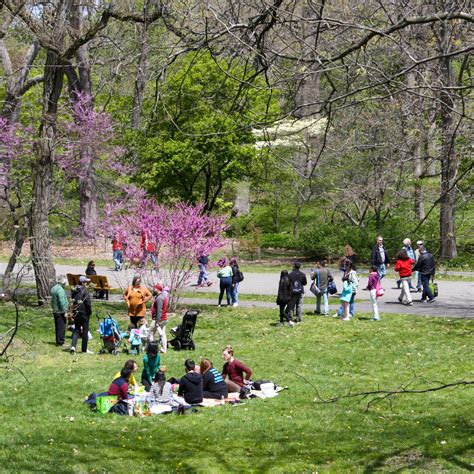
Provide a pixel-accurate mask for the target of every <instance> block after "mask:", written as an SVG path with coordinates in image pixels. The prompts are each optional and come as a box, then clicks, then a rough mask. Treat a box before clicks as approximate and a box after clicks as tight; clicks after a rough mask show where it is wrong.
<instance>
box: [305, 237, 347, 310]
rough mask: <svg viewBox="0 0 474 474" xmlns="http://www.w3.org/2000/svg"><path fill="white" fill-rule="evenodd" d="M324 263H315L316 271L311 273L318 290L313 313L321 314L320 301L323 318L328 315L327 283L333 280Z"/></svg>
mask: <svg viewBox="0 0 474 474" xmlns="http://www.w3.org/2000/svg"><path fill="white" fill-rule="evenodd" d="M347 247H348V246H347ZM354 255H355V254H354ZM326 263H327V262H326V260H322V261H320V262H316V269H315V270H314V271H313V272H311V279H312V280H314V284H315V285H316V286H317V287H318V288H319V293H318V294H317V295H316V309H315V311H314V313H315V314H321V299H322V300H323V315H324V316H328V314H329V299H328V283H329V282H330V281H333V280H334V278H333V276H332V275H331V272H330V271H329V270H328V269H327V268H326Z"/></svg>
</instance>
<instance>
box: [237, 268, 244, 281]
mask: <svg viewBox="0 0 474 474" xmlns="http://www.w3.org/2000/svg"><path fill="white" fill-rule="evenodd" d="M236 279H237V282H238V283H240V282H241V281H244V274H243V273H242V272H241V271H240V270H237V275H236Z"/></svg>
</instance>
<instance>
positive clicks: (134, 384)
mask: <svg viewBox="0 0 474 474" xmlns="http://www.w3.org/2000/svg"><path fill="white" fill-rule="evenodd" d="M122 370H130V371H131V372H130V378H129V379H128V386H129V388H130V389H131V390H135V389H136V388H138V387H139V384H138V381H137V379H136V378H135V374H136V372H137V370H138V364H137V363H136V362H135V361H134V360H133V359H129V360H127V362H125V364H124V366H123V368H122ZM121 372H122V371H120V372H117V373H116V374H115V375H114V380H115V379H118V378H119V377H120V374H121Z"/></svg>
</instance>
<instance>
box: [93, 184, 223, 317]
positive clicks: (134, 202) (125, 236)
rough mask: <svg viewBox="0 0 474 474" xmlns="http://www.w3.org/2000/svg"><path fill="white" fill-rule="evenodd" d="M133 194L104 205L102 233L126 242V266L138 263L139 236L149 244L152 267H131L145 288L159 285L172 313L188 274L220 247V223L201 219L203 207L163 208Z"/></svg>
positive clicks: (205, 216)
mask: <svg viewBox="0 0 474 474" xmlns="http://www.w3.org/2000/svg"><path fill="white" fill-rule="evenodd" d="M141 193H142V192H140V191H138V190H136V189H135V190H133V189H131V190H130V194H129V195H128V197H127V199H126V200H123V201H120V202H118V201H117V202H115V203H109V204H108V205H107V206H106V209H105V218H104V219H103V224H102V230H103V232H104V233H105V234H106V235H109V236H110V237H112V236H117V238H118V239H119V240H120V241H121V242H123V243H126V247H125V250H124V257H125V261H126V263H128V264H129V265H130V264H133V263H135V264H136V263H138V262H140V261H141V259H142V256H143V249H142V248H141V247H140V242H141V233H142V232H146V234H147V236H148V239H149V240H150V241H152V242H153V243H154V244H155V251H156V253H157V255H158V261H159V264H158V266H157V267H155V268H152V269H151V270H150V269H149V267H146V266H145V267H144V268H137V272H141V273H142V275H143V276H144V280H145V282H146V284H147V285H148V286H150V287H151V286H153V284H155V283H157V282H159V281H161V282H163V283H164V285H165V286H168V287H169V289H170V305H171V308H172V310H174V309H175V308H176V306H177V304H178V302H179V296H180V292H181V291H182V289H183V287H184V286H185V285H187V284H188V283H189V282H190V279H191V273H192V271H193V269H194V268H195V267H196V264H197V260H198V258H199V257H200V256H201V255H209V254H211V253H212V252H213V251H215V250H216V249H218V248H219V247H221V246H222V245H223V237H222V235H223V232H224V230H225V229H226V224H225V218H224V217H222V216H210V215H208V214H204V213H203V212H202V211H203V206H202V205H198V206H193V205H189V204H184V203H180V204H176V205H174V206H173V207H165V206H163V205H161V204H158V203H157V202H156V201H154V200H153V199H149V198H146V197H144V196H143V194H141Z"/></svg>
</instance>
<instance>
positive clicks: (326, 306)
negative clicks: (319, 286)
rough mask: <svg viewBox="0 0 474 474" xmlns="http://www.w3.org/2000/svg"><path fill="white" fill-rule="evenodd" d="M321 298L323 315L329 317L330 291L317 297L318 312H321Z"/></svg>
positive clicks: (323, 292)
mask: <svg viewBox="0 0 474 474" xmlns="http://www.w3.org/2000/svg"><path fill="white" fill-rule="evenodd" d="M321 298H322V299H323V308H324V309H323V314H324V315H327V314H328V313H329V301H328V291H327V290H326V291H322V292H321V293H319V295H317V296H316V312H317V313H320V312H321Z"/></svg>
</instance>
